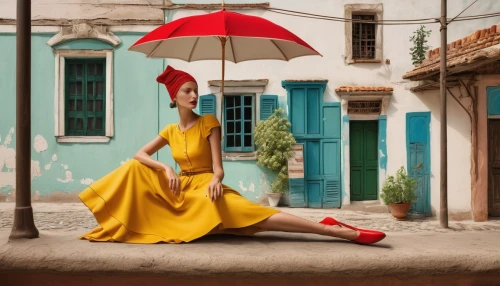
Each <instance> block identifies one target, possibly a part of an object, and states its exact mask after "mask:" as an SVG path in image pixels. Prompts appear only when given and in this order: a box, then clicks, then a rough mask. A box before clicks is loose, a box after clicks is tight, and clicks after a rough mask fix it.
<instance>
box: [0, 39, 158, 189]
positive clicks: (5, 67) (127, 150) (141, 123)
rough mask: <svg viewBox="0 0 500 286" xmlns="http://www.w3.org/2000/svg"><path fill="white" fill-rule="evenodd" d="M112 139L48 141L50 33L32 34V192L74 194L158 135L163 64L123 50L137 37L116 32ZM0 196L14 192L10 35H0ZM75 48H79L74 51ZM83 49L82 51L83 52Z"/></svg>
mask: <svg viewBox="0 0 500 286" xmlns="http://www.w3.org/2000/svg"><path fill="white" fill-rule="evenodd" d="M116 35H117V36H118V37H120V39H121V40H122V44H121V45H120V46H119V47H118V48H116V49H115V52H114V60H115V64H114V70H115V72H114V81H115V83H114V116H115V136H114V137H113V138H112V139H111V141H110V142H109V143H91V144H88V143H87V144H79V143H57V141H56V138H55V137H54V116H53V115H52V114H53V112H54V82H55V78H54V77H55V67H54V64H55V60H54V54H53V52H52V49H51V48H50V46H48V45H47V41H48V40H49V39H50V38H51V37H52V36H53V34H33V35H32V122H31V124H32V130H31V134H32V139H31V146H32V149H31V150H32V151H31V156H32V193H33V195H34V196H35V197H44V196H46V195H49V194H52V193H56V192H65V193H69V192H79V191H81V190H83V189H84V188H86V187H87V186H88V185H89V184H90V183H92V182H93V181H96V180H97V179H99V178H100V177H102V176H104V175H105V174H107V173H108V172H110V171H112V170H113V169H115V168H117V167H119V166H120V162H121V161H123V160H125V159H126V158H131V157H133V156H134V154H135V152H136V151H137V150H138V149H139V148H140V147H141V146H142V145H144V144H145V143H147V142H148V141H149V140H151V139H153V138H154V137H155V136H156V135H157V133H158V104H157V100H158V85H157V84H156V81H155V78H156V76H157V75H158V74H160V73H161V72H162V71H163V60H161V59H147V58H146V57H145V56H144V55H142V54H139V53H132V52H129V51H127V48H128V47H129V46H130V45H131V44H132V43H133V42H135V41H136V40H137V39H138V38H139V37H140V36H141V34H137V33H132V34H127V33H116ZM0 42H1V43H2V45H1V46H0V98H1V101H0V102H1V104H0V192H1V193H4V194H8V193H9V192H10V191H11V190H12V189H14V188H15V132H16V130H15V129H14V127H13V126H15V73H13V71H14V70H15V58H16V57H15V35H14V34H0ZM79 48H82V47H81V46H79ZM83 48H85V47H83Z"/></svg>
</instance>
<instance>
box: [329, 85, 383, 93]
mask: <svg viewBox="0 0 500 286" xmlns="http://www.w3.org/2000/svg"><path fill="white" fill-rule="evenodd" d="M380 91H393V88H392V87H387V86H340V87H338V88H336V89H335V92H380Z"/></svg>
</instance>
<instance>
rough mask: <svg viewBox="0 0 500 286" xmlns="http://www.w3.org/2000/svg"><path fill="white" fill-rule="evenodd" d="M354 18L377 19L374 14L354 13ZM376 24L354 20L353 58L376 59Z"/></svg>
mask: <svg viewBox="0 0 500 286" xmlns="http://www.w3.org/2000/svg"><path fill="white" fill-rule="evenodd" d="M352 19H353V20H364V21H375V16H374V15H352ZM375 30H376V29H375V24H373V23H359V22H352V58H353V59H375Z"/></svg>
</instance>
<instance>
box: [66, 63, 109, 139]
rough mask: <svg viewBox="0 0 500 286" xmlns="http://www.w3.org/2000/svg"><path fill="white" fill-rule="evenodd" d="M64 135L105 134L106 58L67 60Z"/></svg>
mask: <svg viewBox="0 0 500 286" xmlns="http://www.w3.org/2000/svg"><path fill="white" fill-rule="evenodd" d="M65 73H66V75H65V135H67V136H104V135H105V134H106V130H105V126H106V124H105V123H106V122H105V120H106V106H105V105H106V59H66V61H65Z"/></svg>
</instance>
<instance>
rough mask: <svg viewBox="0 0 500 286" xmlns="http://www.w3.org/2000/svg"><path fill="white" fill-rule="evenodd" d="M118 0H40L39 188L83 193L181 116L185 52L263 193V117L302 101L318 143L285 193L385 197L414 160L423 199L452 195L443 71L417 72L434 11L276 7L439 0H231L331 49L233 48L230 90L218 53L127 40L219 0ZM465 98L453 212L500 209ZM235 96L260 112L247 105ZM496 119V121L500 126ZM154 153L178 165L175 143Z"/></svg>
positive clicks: (7, 67) (5, 5)
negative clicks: (422, 25) (439, 80)
mask: <svg viewBox="0 0 500 286" xmlns="http://www.w3.org/2000/svg"><path fill="white" fill-rule="evenodd" d="M108 2H109V3H110V4H102V3H99V1H86V2H85V4H57V1H54V0H44V1H40V2H37V3H34V4H33V8H32V11H33V12H32V13H33V14H32V15H33V30H32V31H33V32H32V104H33V109H32V112H33V114H32V119H33V120H32V145H33V150H32V189H33V195H34V198H35V199H50V198H51V197H52V198H55V197H57V196H76V193H77V192H79V191H81V190H82V189H84V188H85V187H86V186H87V185H88V184H90V183H92V182H93V181H95V180H97V179H99V178H100V177H102V176H103V175H105V174H106V173H108V172H109V171H111V170H112V169H114V168H116V167H118V166H120V164H121V163H123V162H124V161H126V160H127V159H129V158H132V157H133V155H134V153H135V152H136V150H138V149H139V148H140V147H141V146H142V145H144V144H146V143H147V142H149V141H150V140H151V139H153V138H154V136H156V134H158V132H159V130H161V129H162V128H163V127H164V126H165V125H166V124H169V123H173V122H176V120H177V118H178V115H177V112H176V110H172V109H170V108H169V107H168V104H169V101H170V98H169V97H168V94H167V92H166V90H165V88H164V87H163V86H160V85H158V84H157V83H156V81H155V78H156V76H157V75H158V74H160V73H161V72H162V71H163V69H164V68H165V67H166V66H167V65H169V64H170V65H172V66H174V67H175V68H176V69H181V70H185V71H187V72H189V73H191V74H192V75H193V76H194V77H195V78H196V79H197V81H198V85H199V91H200V95H201V97H200V106H204V108H203V109H202V108H200V107H198V111H199V112H200V113H214V114H215V115H216V116H217V117H218V118H219V120H220V122H221V124H222V132H223V134H224V137H223V159H224V166H225V172H226V175H225V179H224V183H225V184H227V185H230V186H232V187H234V188H235V189H236V190H237V191H239V192H240V193H241V194H242V195H243V196H245V197H247V198H249V199H250V200H253V201H258V202H262V201H263V200H262V199H263V198H264V197H265V191H266V190H267V189H268V186H269V182H270V180H272V179H273V175H272V174H271V173H269V172H268V171H266V170H265V169H263V168H262V167H259V166H257V165H256V161H255V156H256V155H255V148H256V147H255V145H254V144H253V132H252V130H253V128H254V127H255V125H256V124H257V123H258V122H259V121H260V120H262V119H265V118H266V117H267V116H269V114H270V112H269V111H272V110H273V108H277V107H282V108H284V109H285V110H286V111H287V114H288V116H289V119H290V122H291V123H292V132H293V134H294V136H295V138H296V139H297V141H298V142H299V143H302V144H303V146H304V147H303V148H304V176H305V177H304V187H303V188H302V191H300V190H299V191H298V193H294V191H292V193H291V194H290V195H287V196H285V198H284V199H283V201H282V203H283V204H285V205H292V206H305V207H316V208H317V207H319V208H329V207H347V206H349V205H351V204H355V203H356V202H374V203H378V204H380V199H379V198H380V191H381V187H382V184H383V181H384V179H385V178H386V176H387V175H389V174H393V173H395V171H396V170H397V169H399V168H400V167H401V166H404V167H405V168H406V169H407V170H408V171H409V173H410V174H411V175H412V176H414V177H418V178H419V187H418V193H419V200H418V201H417V202H416V203H415V204H414V205H413V208H412V212H414V213H418V214H423V215H435V214H436V212H437V210H439V182H440V169H439V157H440V156H439V152H440V150H439V147H438V146H439V125H440V122H439V116H440V115H439V96H438V95H439V92H438V91H436V90H434V91H433V90H430V89H426V90H425V91H421V90H415V87H418V86H420V85H422V84H427V83H429V82H423V81H422V80H428V79H422V80H421V79H420V78H418V77H413V78H412V77H407V76H406V74H407V73H408V72H409V71H410V73H411V71H412V70H414V69H415V68H416V67H414V66H413V65H412V62H411V57H410V55H409V49H410V47H411V45H412V43H411V42H410V41H409V37H410V36H411V35H412V34H413V32H414V31H415V30H416V29H417V28H419V26H418V25H381V24H375V23H352V22H343V21H330V20H325V19H313V18H307V17H295V16H291V15H284V14H280V13H276V12H275V11H273V10H271V9H268V8H281V9H287V10H293V11H300V12H306V13H310V14H320V15H328V16H333V17H339V18H352V19H362V20H367V21H370V20H376V21H380V20H384V19H389V20H405V19H423V18H437V17H439V15H440V12H439V9H440V7H439V5H438V4H439V3H435V2H436V1H431V0H425V1H404V4H403V3H401V1H397V0H387V1H362V3H360V2H361V1H360V2H357V1H347V0H346V1H326V0H321V1H315V4H314V5H311V4H310V3H307V1H285V0H273V1H269V3H267V4H266V3H265V4H260V2H259V1H228V2H229V3H227V5H228V6H227V7H226V8H228V9H230V8H231V4H233V5H234V4H237V5H239V6H238V7H235V8H239V9H238V10H236V11H237V12H241V13H248V14H251V15H255V16H260V17H264V18H266V19H268V20H270V21H272V22H274V23H276V24H278V25H281V26H283V27H285V28H287V29H288V30H290V31H291V32H293V33H295V34H296V35H297V36H299V37H300V38H302V39H303V40H304V41H306V42H307V43H309V44H310V45H311V46H312V47H314V48H315V49H316V50H317V51H319V52H320V53H321V54H322V57H320V56H309V57H302V58H297V59H294V60H291V61H289V62H285V61H271V60H262V61H249V62H243V63H238V64H233V63H230V62H227V63H226V77H225V78H226V80H225V86H226V87H225V94H224V96H222V94H221V88H220V86H221V81H220V79H221V76H220V75H221V65H220V62H219V61H199V62H191V63H187V62H183V61H180V60H174V59H165V60H163V59H148V58H146V57H145V56H144V55H142V54H138V53H133V52H130V51H127V48H128V47H130V45H132V44H133V43H134V42H135V41H136V40H137V39H139V38H140V37H141V36H143V35H145V34H146V33H147V32H148V31H151V30H152V29H154V28H155V27H157V26H159V25H161V24H162V23H165V22H170V21H173V20H176V19H178V18H181V17H185V16H188V15H196V14H201V13H208V12H210V11H214V10H204V9H205V8H207V7H208V8H210V7H212V6H209V5H207V4H209V3H212V2H210V1H189V4H190V6H183V5H184V4H186V3H187V2H188V1H173V2H174V3H173V4H174V6H171V5H172V3H171V2H170V1H161V0H155V1H134V2H133V3H132V2H130V3H128V2H123V1H108ZM118 2H120V3H118ZM494 2H495V1H486V2H484V3H483V2H478V3H476V4H475V5H473V6H472V7H470V8H469V9H468V10H467V12H466V13H465V14H464V15H465V16H467V15H478V14H486V13H489V12H491V11H495V5H494ZM468 4H469V3H468V1H454V3H453V5H451V4H450V5H449V11H448V15H456V14H458V13H459V12H460V11H462V10H463V9H464V8H466V7H467V6H468ZM0 7H1V8H2V9H0V11H1V12H0V41H1V43H2V45H1V46H0V49H1V53H0V60H1V63H2V64H1V65H0V72H1V75H0V96H1V104H0V136H1V138H0V139H1V141H0V192H2V193H3V194H4V195H5V196H7V199H12V194H13V192H12V190H13V189H14V188H15V165H14V161H15V160H14V158H15V148H14V146H15V140H14V137H15V136H14V134H15V129H14V126H15V73H14V72H13V71H14V70H15V21H14V18H15V3H10V2H9V1H3V2H0ZM233 7H234V6H233ZM250 7H252V8H253V9H248V8H250ZM173 8H179V9H173ZM188 8H197V9H188ZM200 8H201V10H200ZM499 22H500V21H499V20H498V18H485V19H477V20H473V21H457V22H453V23H451V24H450V25H449V27H448V38H449V39H452V40H454V39H461V38H463V37H465V36H467V35H469V34H471V33H475V31H476V30H482V29H484V28H489V29H490V27H491V26H493V25H496V24H497V23H499ZM426 29H428V30H431V31H432V33H431V35H430V38H429V42H428V44H429V45H430V46H431V47H432V48H436V47H438V46H439V43H440V42H439V24H437V23H435V24H428V25H427V27H426ZM498 34H499V33H498V30H495V31H493V30H491V29H490V30H488V35H489V36H492V37H493V39H495V37H497V35H498ZM493 43H494V40H493V41H492V46H491V47H490V46H489V48H490V49H492V48H495V45H496V47H498V43H497V44H493ZM256 48H258V47H256ZM491 61H492V62H495V60H494V59H492V60H491ZM417 69H418V67H417ZM497 72H498V71H497V70H495V69H494V68H490V69H488V70H487V71H483V72H482V74H481V75H480V76H483V77H487V78H489V81H488V82H487V83H486V81H482V83H480V84H482V85H481V86H480V87H478V88H479V90H481V89H484V90H485V93H488V94H490V93H491V94H496V89H495V86H500V83H499V82H497V76H495V74H496V73H497ZM403 77H405V78H403ZM483 87H484V88H483ZM488 88H489V89H488ZM486 90H491V91H488V92H486ZM452 92H453V90H452ZM482 96H483V97H484V98H485V97H486V96H485V95H484V94H483V95H482ZM479 97H481V94H479V95H478V98H479ZM492 98H493V99H492V100H490V101H488V104H486V103H485V104H484V105H483V107H482V108H483V109H484V110H489V109H487V108H490V107H489V106H490V105H489V104H490V102H495V98H496V97H495V95H493V96H492ZM464 100H466V99H464ZM203 103H205V104H203ZM461 103H462V104H463V102H461V101H453V100H449V101H448V104H449V105H448V142H449V146H448V150H449V151H448V152H449V154H450V155H449V157H448V158H449V161H448V166H449V169H448V172H449V175H448V178H449V183H448V197H449V199H448V204H449V211H450V215H451V217H452V218H453V217H455V218H474V219H475V220H485V219H487V217H488V206H486V208H484V202H486V205H488V200H487V199H486V200H485V198H484V194H485V191H484V189H485V188H486V190H487V191H486V197H487V196H488V195H490V196H491V197H492V198H493V199H494V194H496V193H495V192H496V191H495V190H493V191H488V184H486V186H484V185H485V181H484V179H486V181H488V180H489V181H493V182H496V181H495V180H496V179H495V178H496V175H487V176H486V177H484V174H483V177H481V178H482V179H481V180H478V179H477V178H478V177H473V175H472V173H473V172H471V170H475V166H473V164H474V162H476V161H474V160H471V156H472V154H473V147H474V146H473V144H475V143H473V142H474V140H473V139H472V138H473V137H472V136H471V133H472V130H473V128H472V126H473V125H472V122H471V120H470V117H469V116H468V114H467V112H466V111H465V110H464V109H463V108H462V105H461ZM492 104H493V105H492V106H493V107H491V110H492V111H491V114H489V113H488V116H486V119H484V118H483V119H479V120H483V121H484V120H486V121H488V120H490V121H491V122H496V121H494V120H495V119H496V118H497V117H496V116H497V115H496V112H497V111H495V110H496V109H495V108H496V107H495V106H496V105H495V104H496V103H492ZM236 107H239V108H240V109H241V112H242V113H243V114H245V113H247V114H248V115H247V116H248V117H244V116H243V117H238V118H237V117H236V112H238V111H236V109H237V108H236ZM205 108H208V109H205ZM230 112H233V114H229V113H230ZM488 112H490V111H488ZM231 116H234V118H235V119H231ZM483 117H484V116H483ZM495 124H496V123H492V125H491V126H496V125H495ZM485 126H486V125H485ZM487 126H490V125H487ZM479 128H486V127H484V126H483V127H479ZM488 128H489V127H488ZM491 128H495V127H491ZM495 130H496V129H494V131H492V132H491V134H497V131H495ZM478 132H479V131H478ZM479 137H480V136H479ZM479 137H478V138H479ZM493 138H496V137H493ZM491 140H493V139H491ZM493 141H494V140H493ZM481 142H482V141H481ZM494 142H496V141H494ZM478 143H479V142H478ZM479 144H483V145H484V144H486V143H484V142H483V143H479ZM491 144H493V146H494V145H495V143H491ZM491 144H490V145H491ZM483 145H482V146H483ZM485 146H488V145H487V144H486V145H485ZM483 147H484V146H483ZM485 148H488V147H485ZM492 148H493V150H496V149H495V148H494V147H492ZM490 153H491V152H490ZM493 153H494V152H493ZM493 153H492V154H493ZM495 154H496V153H495ZM154 156H156V158H157V159H159V160H162V161H164V162H166V163H167V164H172V165H175V163H174V162H173V160H172V159H171V157H170V152H169V150H168V147H166V148H164V149H163V150H161V151H160V152H158V154H155V155H154ZM481 158H482V159H481ZM478 160H479V161H477V164H478V166H479V165H480V166H482V168H483V169H480V170H482V172H483V173H484V172H486V173H488V174H489V173H492V174H493V173H494V174H496V171H495V170H496V169H495V170H493V171H491V170H490V169H489V167H488V164H486V163H485V160H486V162H489V161H488V160H490V159H489V157H487V156H486V157H480V159H478ZM481 164H482V165H481ZM485 166H486V167H485ZM484 168H485V169H484ZM480 184H483V185H481V186H480ZM489 185H490V186H491V183H490V184H489ZM478 188H479V189H481V190H482V191H480V193H481V194H482V195H480V196H479V197H478V196H476V191H474V190H476V189H478ZM481 200H482V202H480V201H481ZM489 201H490V202H491V199H490V200H489ZM297 202H298V203H297ZM479 206H481V207H479ZM492 207H494V206H492ZM479 209H480V210H481V211H479ZM485 210H486V215H485V214H484V212H485ZM490 215H495V214H494V213H491V212H490Z"/></svg>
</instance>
